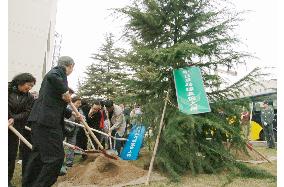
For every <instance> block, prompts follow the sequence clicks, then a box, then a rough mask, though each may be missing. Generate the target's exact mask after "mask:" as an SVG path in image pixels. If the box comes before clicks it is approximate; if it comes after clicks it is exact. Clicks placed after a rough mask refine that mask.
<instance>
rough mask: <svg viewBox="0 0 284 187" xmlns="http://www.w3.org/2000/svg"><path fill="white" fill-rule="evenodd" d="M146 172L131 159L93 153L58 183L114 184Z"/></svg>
mask: <svg viewBox="0 0 284 187" xmlns="http://www.w3.org/2000/svg"><path fill="white" fill-rule="evenodd" d="M146 173H147V171H145V170H143V169H141V168H138V167H136V166H134V165H132V164H131V163H129V161H124V160H113V159H110V158H107V157H105V156H103V155H92V156H91V157H89V158H88V159H87V160H85V161H84V162H82V163H80V164H78V165H74V166H73V167H72V168H71V169H69V170H68V172H67V175H65V176H63V177H60V178H59V179H58V183H57V184H58V186H84V185H94V186H112V185H115V184H120V183H127V182H129V181H132V180H134V179H137V178H140V177H142V176H143V175H145V174H146Z"/></svg>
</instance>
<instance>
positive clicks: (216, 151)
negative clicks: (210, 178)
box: [117, 0, 270, 179]
mask: <svg viewBox="0 0 284 187" xmlns="http://www.w3.org/2000/svg"><path fill="white" fill-rule="evenodd" d="M217 2H220V1H214V0H137V1H134V2H133V4H132V5H131V6H127V7H125V8H122V9H117V11H118V12H120V13H122V14H124V15H126V16H127V17H128V18H129V21H128V23H127V25H126V30H125V31H126V32H125V36H126V37H127V38H128V39H129V40H130V41H131V45H132V50H131V51H130V52H129V53H128V54H127V55H126V56H125V58H124V61H126V62H127V65H128V66H130V67H131V68H132V69H133V70H134V71H135V75H134V78H132V79H131V80H128V82H127V84H128V87H129V88H131V90H132V91H133V93H135V95H136V100H137V101H138V102H140V103H142V104H143V108H144V110H143V112H144V117H143V120H144V123H145V124H148V125H150V126H151V127H152V128H153V129H154V131H155V132H157V130H158V124H159V122H158V121H159V117H160V116H161V113H162V108H163V102H162V101H164V99H165V98H164V97H165V91H166V90H168V88H169V90H170V99H169V101H168V102H169V103H170V105H169V107H168V109H167V111H166V115H165V116H166V117H165V119H164V124H165V126H164V129H163V132H162V136H161V140H160V145H159V149H158V154H157V158H156V163H157V166H158V167H159V168H160V169H161V170H163V171H166V172H167V173H169V174H170V175H171V176H172V177H173V179H178V178H179V176H180V174H183V173H185V172H186V171H188V170H190V171H191V172H192V173H193V174H195V173H201V172H209V173H212V172H218V171H221V170H223V169H224V168H227V169H229V170H234V169H235V168H236V167H237V168H239V170H240V171H241V172H243V171H245V170H246V169H248V168H247V167H245V166H244V165H242V164H239V163H236V162H235V159H234V156H233V155H232V154H231V153H230V151H229V149H228V147H227V146H225V145H224V143H223V142H224V141H226V140H227V139H229V140H230V143H231V146H233V147H237V148H238V149H242V150H244V151H245V150H246V149H245V142H244V140H243V139H242V137H241V133H240V123H239V121H240V120H239V119H240V112H241V111H240V108H241V106H243V105H245V104H246V103H248V102H247V101H246V100H228V99H229V98H235V97H238V95H239V94H240V92H241V88H242V86H243V85H244V84H254V83H255V78H256V75H258V73H259V72H258V69H255V70H253V71H252V72H251V73H250V74H248V75H247V76H246V77H244V78H243V79H241V80H240V81H238V82H236V83H235V84H233V85H231V86H229V87H227V88H225V89H220V86H221V85H222V84H223V83H224V79H222V77H220V76H218V75H216V74H215V73H214V70H216V68H220V67H221V68H222V67H226V68H228V69H232V68H235V67H237V66H238V65H239V64H242V63H246V59H247V57H250V55H249V54H247V53H244V52H239V51H236V50H235V47H236V45H237V44H238V43H239V42H240V41H239V40H238V38H237V37H236V36H235V35H234V33H233V30H234V28H235V27H236V26H237V25H238V23H239V21H240V20H241V19H240V13H233V12H232V10H229V9H228V8H226V7H224V6H222V7H221V4H218V3H217ZM221 2H222V3H225V2H226V1H221ZM188 66H198V67H200V68H201V70H202V75H203V81H204V84H205V87H206V90H207V91H208V92H207V94H208V97H209V99H210V102H211V104H210V105H211V109H212V112H210V113H205V114H199V115H185V114H183V113H181V112H179V111H178V109H177V108H176V105H177V99H176V92H175V87H174V81H173V73H172V70H173V69H177V68H183V67H188ZM208 138H210V139H208ZM234 166H235V167H234ZM244 168H245V169H244ZM251 176H253V175H251ZM266 176H270V175H266Z"/></svg>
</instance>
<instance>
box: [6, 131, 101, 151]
mask: <svg viewBox="0 0 284 187" xmlns="http://www.w3.org/2000/svg"><path fill="white" fill-rule="evenodd" d="M10 127H11V128H10ZM9 129H11V130H12V129H13V130H12V131H13V132H14V133H15V134H16V135H17V136H18V137H19V138H20V139H21V140H22V141H23V142H24V143H25V144H26V145H27V146H28V147H29V148H30V149H32V145H31V144H30V143H29V142H28V141H27V140H26V139H25V138H24V137H23V136H22V135H21V134H20V133H19V132H18V131H17V130H16V129H15V128H14V127H12V126H9ZM25 129H26V130H28V131H31V128H30V127H27V126H25ZM63 145H65V146H67V147H69V148H71V149H73V150H78V151H80V154H82V155H88V153H101V151H98V150H84V149H82V148H80V147H78V146H76V145H72V144H70V143H67V142H65V141H63Z"/></svg>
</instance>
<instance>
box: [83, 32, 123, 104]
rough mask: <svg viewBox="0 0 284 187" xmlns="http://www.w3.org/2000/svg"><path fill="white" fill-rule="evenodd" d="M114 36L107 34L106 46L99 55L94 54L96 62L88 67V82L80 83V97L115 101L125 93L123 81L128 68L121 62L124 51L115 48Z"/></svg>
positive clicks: (93, 57) (103, 46)
mask: <svg viewBox="0 0 284 187" xmlns="http://www.w3.org/2000/svg"><path fill="white" fill-rule="evenodd" d="M113 38H114V36H113V34H111V33H110V34H107V35H106V37H105V44H103V45H102V47H101V48H100V49H99V51H98V53H94V54H92V57H91V58H92V59H94V62H93V63H92V64H91V65H90V66H88V67H87V72H86V74H87V76H86V80H85V81H84V82H82V83H80V87H79V92H78V93H79V95H81V96H83V97H86V98H89V99H90V100H92V99H94V98H110V99H114V98H116V97H117V96H120V95H122V94H124V93H125V86H124V84H123V79H124V78H125V77H126V74H127V71H126V67H125V66H124V65H123V64H122V63H120V62H119V57H120V56H121V55H122V53H123V50H122V49H120V48H115V46H114V40H113Z"/></svg>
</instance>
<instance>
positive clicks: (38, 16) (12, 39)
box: [8, 0, 57, 91]
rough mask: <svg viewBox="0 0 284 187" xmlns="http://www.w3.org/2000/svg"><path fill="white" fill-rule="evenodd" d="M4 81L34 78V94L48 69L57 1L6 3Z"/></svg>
mask: <svg viewBox="0 0 284 187" xmlns="http://www.w3.org/2000/svg"><path fill="white" fill-rule="evenodd" d="M8 3H9V4H8V5H9V8H8V11H9V12H8V19H9V21H8V34H9V39H8V41H9V47H8V50H9V52H8V81H11V80H12V78H13V77H14V76H15V75H17V74H19V73H24V72H28V73H31V74H33V75H34V76H35V77H36V80H37V83H36V85H35V86H34V88H33V90H36V91H38V90H39V88H40V85H41V82H42V78H43V76H44V75H45V74H46V72H48V71H49V70H50V69H51V65H52V56H53V51H54V50H53V46H54V28H55V19H56V10H57V0H9V1H8Z"/></svg>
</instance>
